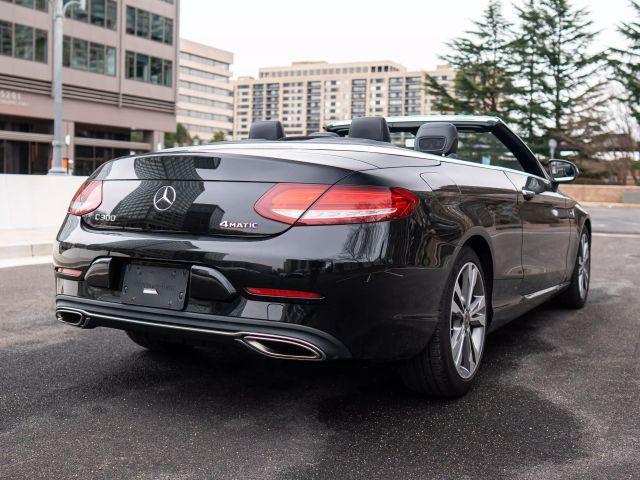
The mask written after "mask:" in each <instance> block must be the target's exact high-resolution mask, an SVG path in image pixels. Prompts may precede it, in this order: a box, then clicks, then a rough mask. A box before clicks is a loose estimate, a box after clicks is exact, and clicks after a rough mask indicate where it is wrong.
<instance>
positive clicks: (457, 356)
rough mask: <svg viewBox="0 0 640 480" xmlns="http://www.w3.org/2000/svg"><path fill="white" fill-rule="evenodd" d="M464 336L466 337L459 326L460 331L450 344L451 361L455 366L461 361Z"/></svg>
mask: <svg viewBox="0 0 640 480" xmlns="http://www.w3.org/2000/svg"><path fill="white" fill-rule="evenodd" d="M465 337H466V334H465V331H464V328H462V327H460V331H459V332H458V333H457V336H456V338H455V340H454V341H453V342H452V344H451V353H452V354H453V363H455V364H456V366H460V363H461V362H462V350H463V349H462V346H463V344H464V341H465Z"/></svg>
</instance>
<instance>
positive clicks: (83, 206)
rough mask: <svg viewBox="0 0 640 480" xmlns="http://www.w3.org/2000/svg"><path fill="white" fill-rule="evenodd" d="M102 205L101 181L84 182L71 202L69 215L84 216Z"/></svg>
mask: <svg viewBox="0 0 640 480" xmlns="http://www.w3.org/2000/svg"><path fill="white" fill-rule="evenodd" d="M101 203H102V181H101V180H92V181H86V182H84V183H83V184H82V185H81V186H80V188H79V189H78V191H77V192H76V194H75V195H74V196H73V199H72V200H71V204H70V205H69V213H70V214H72V215H78V216H81V215H84V214H86V213H89V212H93V211H94V210H95V209H96V208H98V207H99V206H100V204H101Z"/></svg>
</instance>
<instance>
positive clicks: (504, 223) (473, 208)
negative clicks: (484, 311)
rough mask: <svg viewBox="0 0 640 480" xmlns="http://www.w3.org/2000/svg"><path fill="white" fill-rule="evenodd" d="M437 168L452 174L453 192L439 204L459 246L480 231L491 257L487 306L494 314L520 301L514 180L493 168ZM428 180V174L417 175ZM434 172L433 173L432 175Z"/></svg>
mask: <svg viewBox="0 0 640 480" xmlns="http://www.w3.org/2000/svg"><path fill="white" fill-rule="evenodd" d="M437 173H438V174H441V175H445V174H446V176H447V177H449V178H451V179H452V181H453V182H455V184H456V185H457V186H458V189H459V192H460V193H459V198H458V199H456V198H454V197H451V196H449V197H448V200H449V202H450V203H448V204H446V205H445V206H444V208H443V210H444V211H445V212H446V216H447V219H448V221H449V222H451V223H452V224H454V225H457V226H458V228H459V234H458V236H457V238H454V239H452V241H453V242H454V243H455V244H456V245H457V246H460V245H462V244H464V243H465V242H466V241H467V240H468V239H469V238H470V237H472V236H480V237H482V238H483V239H484V240H485V241H486V243H487V244H488V246H489V248H490V250H491V256H492V259H493V292H492V304H493V305H492V306H493V309H494V311H495V312H496V315H498V316H499V313H500V312H501V311H502V310H503V309H507V308H508V307H510V306H512V305H514V304H517V303H519V302H520V301H521V295H520V289H521V284H522V278H523V272H522V259H521V254H522V222H521V219H520V212H519V208H518V201H517V192H516V189H515V187H514V185H513V184H512V183H511V182H510V181H509V179H508V178H507V177H506V175H505V173H504V172H503V171H502V170H499V169H491V168H485V167H482V166H477V165H474V164H471V163H470V164H462V163H454V162H446V161H443V163H442V166H441V167H439V169H438V170H437ZM423 177H424V178H425V180H426V181H427V182H428V183H429V182H430V181H431V179H433V178H434V177H433V176H431V174H425V175H423ZM436 178H437V177H436Z"/></svg>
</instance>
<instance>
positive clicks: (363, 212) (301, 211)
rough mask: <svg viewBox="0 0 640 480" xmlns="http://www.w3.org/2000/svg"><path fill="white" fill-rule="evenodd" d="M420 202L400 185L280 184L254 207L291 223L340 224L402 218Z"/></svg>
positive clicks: (275, 218)
mask: <svg viewBox="0 0 640 480" xmlns="http://www.w3.org/2000/svg"><path fill="white" fill-rule="evenodd" d="M418 202H419V200H418V197H416V196H415V195H414V194H413V193H411V192H410V191H408V190H405V189H403V188H398V187H392V188H389V187H379V186H367V185H365V186H361V185H334V186H333V187H331V186H330V185H307V184H294V183H280V184H278V185H276V186H275V187H273V188H271V190H269V191H268V192H267V193H265V194H264V195H263V196H262V197H261V198H260V200H258V202H257V203H256V205H255V210H256V212H258V213H259V214H260V215H261V216H263V217H265V218H269V219H271V220H276V221H278V222H283V223H288V224H289V225H337V224H347V223H369V222H381V221H385V220H395V219H398V218H403V217H406V216H407V215H409V214H410V213H411V212H412V211H413V209H414V208H415V207H416V205H417V204H418Z"/></svg>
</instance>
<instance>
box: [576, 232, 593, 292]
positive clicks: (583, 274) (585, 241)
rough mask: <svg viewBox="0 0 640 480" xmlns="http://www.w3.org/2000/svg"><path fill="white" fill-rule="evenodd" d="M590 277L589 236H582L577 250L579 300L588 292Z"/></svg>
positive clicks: (584, 234)
mask: <svg viewBox="0 0 640 480" xmlns="http://www.w3.org/2000/svg"><path fill="white" fill-rule="evenodd" d="M590 276H591V250H590V248H589V236H588V235H587V234H586V233H583V234H582V238H581V239H580V248H579V249H578V289H579V291H580V298H585V297H586V295H587V292H588V291H589V277H590Z"/></svg>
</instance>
